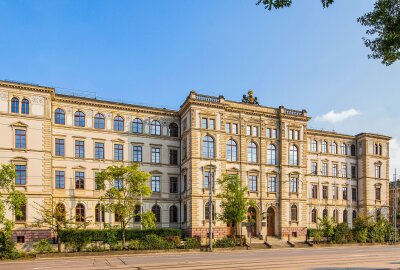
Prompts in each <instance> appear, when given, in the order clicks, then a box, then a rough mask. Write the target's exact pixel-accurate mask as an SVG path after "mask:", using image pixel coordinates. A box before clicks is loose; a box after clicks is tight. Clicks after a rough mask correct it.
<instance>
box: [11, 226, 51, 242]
mask: <svg viewBox="0 0 400 270" xmlns="http://www.w3.org/2000/svg"><path fill="white" fill-rule="evenodd" d="M21 237H22V239H21ZM12 238H13V240H14V241H15V242H17V240H18V242H20V243H34V242H37V241H39V240H40V239H48V240H52V239H53V235H52V233H51V231H50V230H40V229H18V230H14V231H13V233H12ZM22 240H23V242H21V241H22Z"/></svg>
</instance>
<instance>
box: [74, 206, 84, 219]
mask: <svg viewBox="0 0 400 270" xmlns="http://www.w3.org/2000/svg"><path fill="white" fill-rule="evenodd" d="M75 221H76V222H85V206H84V205H83V204H81V203H78V204H77V205H76V207H75Z"/></svg>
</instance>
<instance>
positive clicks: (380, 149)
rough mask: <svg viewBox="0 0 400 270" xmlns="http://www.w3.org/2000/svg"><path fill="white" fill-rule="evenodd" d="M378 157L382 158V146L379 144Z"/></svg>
mask: <svg viewBox="0 0 400 270" xmlns="http://www.w3.org/2000/svg"><path fill="white" fill-rule="evenodd" d="M379 155H380V156H382V144H379Z"/></svg>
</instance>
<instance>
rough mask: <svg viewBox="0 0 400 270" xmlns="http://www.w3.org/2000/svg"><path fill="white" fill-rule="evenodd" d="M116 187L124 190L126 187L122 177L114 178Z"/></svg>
mask: <svg viewBox="0 0 400 270" xmlns="http://www.w3.org/2000/svg"><path fill="white" fill-rule="evenodd" d="M114 187H115V188H116V189H118V190H122V189H123V188H124V181H123V178H122V177H119V178H117V179H114Z"/></svg>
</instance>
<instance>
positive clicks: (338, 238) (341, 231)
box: [333, 223, 353, 244]
mask: <svg viewBox="0 0 400 270" xmlns="http://www.w3.org/2000/svg"><path fill="white" fill-rule="evenodd" d="M333 241H334V242H335V243H337V244H345V243H348V242H351V241H353V235H352V232H351V229H350V228H349V225H347V223H340V224H337V225H336V227H335V228H334V235H333Z"/></svg>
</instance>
